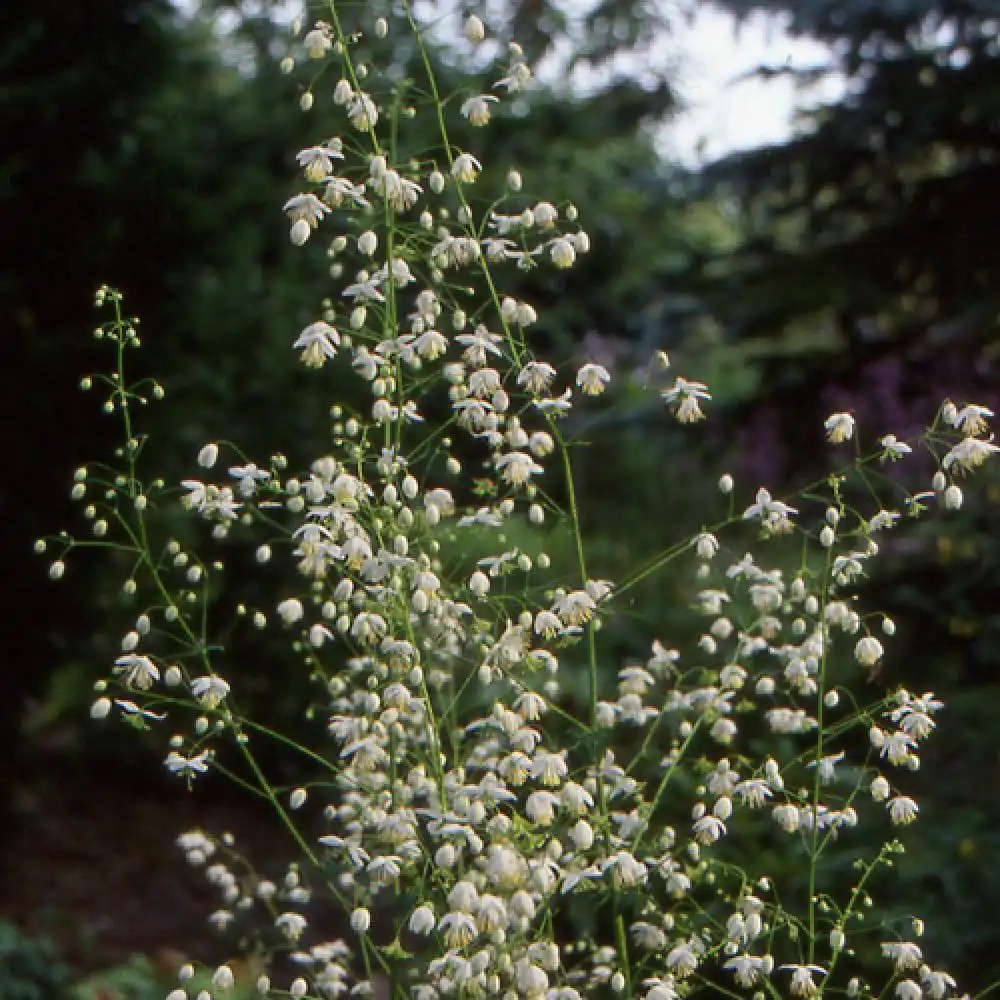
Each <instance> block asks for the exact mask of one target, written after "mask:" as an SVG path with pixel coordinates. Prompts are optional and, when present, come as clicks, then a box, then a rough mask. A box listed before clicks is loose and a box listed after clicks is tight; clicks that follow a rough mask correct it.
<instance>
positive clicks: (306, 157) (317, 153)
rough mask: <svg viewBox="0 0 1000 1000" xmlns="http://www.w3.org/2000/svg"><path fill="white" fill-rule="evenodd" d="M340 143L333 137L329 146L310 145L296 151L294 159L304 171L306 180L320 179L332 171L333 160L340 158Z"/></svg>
mask: <svg viewBox="0 0 1000 1000" xmlns="http://www.w3.org/2000/svg"><path fill="white" fill-rule="evenodd" d="M341 148H342V144H341V143H340V140H339V139H335V140H333V141H332V142H331V144H330V145H329V146H310V147H309V148H308V149H303V150H302V151H301V152H300V153H297V154H296V156H295V159H296V161H297V163H298V164H299V166H300V167H302V169H303V171H304V172H305V176H306V180H309V181H322V180H325V179H326V178H327V177H329V176H330V174H332V173H333V161H334V160H335V159H337V160H342V159H343V158H344V154H343V153H342V152H341Z"/></svg>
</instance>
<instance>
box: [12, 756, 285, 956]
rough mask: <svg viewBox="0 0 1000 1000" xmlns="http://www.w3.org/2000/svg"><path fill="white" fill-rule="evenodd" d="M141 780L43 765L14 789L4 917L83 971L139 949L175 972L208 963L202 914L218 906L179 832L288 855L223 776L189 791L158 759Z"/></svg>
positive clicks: (105, 769)
mask: <svg viewBox="0 0 1000 1000" xmlns="http://www.w3.org/2000/svg"><path fill="white" fill-rule="evenodd" d="M143 763H147V764H148V765H149V766H148V767H145V768H144V769H143V773H142V774H141V775H140V774H139V773H138V768H137V775H136V776H135V777H131V778H130V777H129V776H127V775H125V776H123V775H122V773H121V772H120V769H117V768H115V767H112V766H111V765H110V764H105V765H104V766H101V765H100V764H99V763H96V762H95V763H91V764H89V765H85V766H86V769H80V768H74V766H73V764H72V762H71V761H70V760H68V759H66V758H64V757H62V756H60V755H56V756H53V757H50V758H47V759H46V758H43V759H41V760H40V761H38V762H37V764H36V768H37V770H36V768H33V769H32V774H31V775H30V776H25V778H24V779H23V780H22V782H21V783H20V784H19V785H18V786H17V787H16V788H15V790H14V793H13V795H12V798H11V800H10V802H9V807H10V808H9V816H8V819H7V821H6V823H5V825H4V829H3V831H2V836H0V919H7V920H10V921H12V922H14V923H15V924H17V925H18V926H19V927H20V928H21V929H22V930H23V931H24V932H26V933H28V934H31V935H44V936H48V937H50V938H52V939H53V940H54V941H55V942H56V944H57V946H58V948H59V951H60V953H61V955H62V956H63V957H64V958H65V960H66V961H67V962H69V963H70V964H71V965H72V966H74V967H75V968H77V969H78V970H89V969H98V968H107V967H110V966H113V965H117V964H119V963H121V962H123V961H125V960H127V959H128V958H129V957H130V956H131V955H133V954H136V953H142V954H146V955H148V956H150V958H151V959H152V960H153V961H154V963H155V964H157V965H162V966H163V967H164V969H165V970H170V971H173V970H174V969H176V967H177V965H178V964H180V962H181V961H183V958H184V957H186V956H188V955H197V956H199V957H201V958H208V957H209V956H208V955H207V954H206V952H207V951H208V950H211V949H213V947H215V946H214V945H213V937H214V933H213V932H212V931H211V929H210V928H209V926H208V924H207V922H206V918H207V917H208V915H209V914H210V913H211V912H212V911H214V910H215V909H217V908H218V907H219V906H220V904H221V900H220V898H219V896H218V893H217V890H215V889H213V888H212V887H211V886H208V885H207V883H206V881H205V878H204V876H203V875H202V874H201V873H199V872H198V871H195V870H193V869H191V868H190V867H189V866H188V865H187V864H185V862H184V857H183V854H182V853H181V852H180V851H179V850H178V848H177V847H176V845H175V840H176V837H177V835H178V834H180V833H181V832H183V831H185V830H188V829H192V828H195V827H200V828H202V829H204V830H206V831H207V832H210V833H216V834H219V833H222V832H224V831H226V830H230V829H231V830H233V831H236V832H237V833H238V835H239V844H240V845H241V847H242V849H244V850H245V851H247V852H248V854H249V855H251V856H254V857H256V858H258V859H266V858H268V857H273V856H275V855H278V856H282V855H286V856H287V853H286V844H285V838H284V837H283V835H282V833H281V831H280V830H279V829H278V828H277V827H276V825H275V824H274V822H273V819H272V818H271V817H270V816H269V815H268V814H267V813H266V812H264V811H262V810H261V808H260V807H259V806H258V805H257V803H255V802H254V801H252V800H250V799H248V797H247V796H246V795H245V794H242V793H234V792H233V791H232V790H231V789H230V788H229V787H228V786H227V784H226V783H225V782H224V781H222V780H219V781H215V782H213V781H211V780H208V781H206V782H204V783H203V784H202V785H201V786H200V787H197V786H196V788H195V789H194V790H192V791H188V790H187V789H186V788H185V786H184V784H183V782H181V781H178V780H176V779H175V780H173V781H171V780H169V779H168V778H166V777H165V776H162V775H160V774H159V773H158V772H157V771H156V769H155V762H143Z"/></svg>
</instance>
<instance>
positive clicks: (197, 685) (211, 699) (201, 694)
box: [191, 674, 229, 708]
mask: <svg viewBox="0 0 1000 1000" xmlns="http://www.w3.org/2000/svg"><path fill="white" fill-rule="evenodd" d="M191 694H193V695H194V696H195V698H197V699H198V701H200V702H201V704H202V705H203V706H204V707H205V708H216V707H218V705H220V704H221V703H222V701H223V700H224V699H225V697H226V695H227V694H229V685H228V684H227V683H226V682H225V681H224V680H223V679H222V678H221V677H216V676H215V675H214V674H206V675H205V676H203V677H196V678H195V679H194V680H193V681H191Z"/></svg>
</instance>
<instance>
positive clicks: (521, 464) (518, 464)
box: [495, 451, 544, 486]
mask: <svg viewBox="0 0 1000 1000" xmlns="http://www.w3.org/2000/svg"><path fill="white" fill-rule="evenodd" d="M495 464H496V469H497V472H499V473H500V476H501V478H502V479H503V480H504V482H506V483H508V484H510V485H511V486H523V485H524V484H525V483H526V482H527V481H528V480H529V479H530V478H531V477H532V476H533V475H538V473H540V472H543V471H544V470H543V469H542V467H541V466H540V465H539V464H538V463H537V462H536V461H535V460H534V459H533V458H532V457H531V456H530V455H528V454H526V453H525V452H523V451H511V452H508V453H507V454H506V455H501V456H500V458H498V459H497V460H496V463H495Z"/></svg>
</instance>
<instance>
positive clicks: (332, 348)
mask: <svg viewBox="0 0 1000 1000" xmlns="http://www.w3.org/2000/svg"><path fill="white" fill-rule="evenodd" d="M339 345H340V334H339V333H338V332H337V331H336V330H335V329H334V328H333V327H332V326H330V324H329V323H324V322H323V321H322V320H320V321H318V322H316V323H310V324H309V326H307V327H306V328H305V329H304V330H303V331H302V332H301V333H300V334H299V336H298V338H297V339H296V341H295V343H294V344H292V347H296V348H302V355H301V361H302V363H303V364H304V365H306V366H307V367H309V368H320V367H322V365H323V363H324V362H325V361H327V360H329V359H330V358H333V357H335V356H336V354H337V347H338V346H339Z"/></svg>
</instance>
